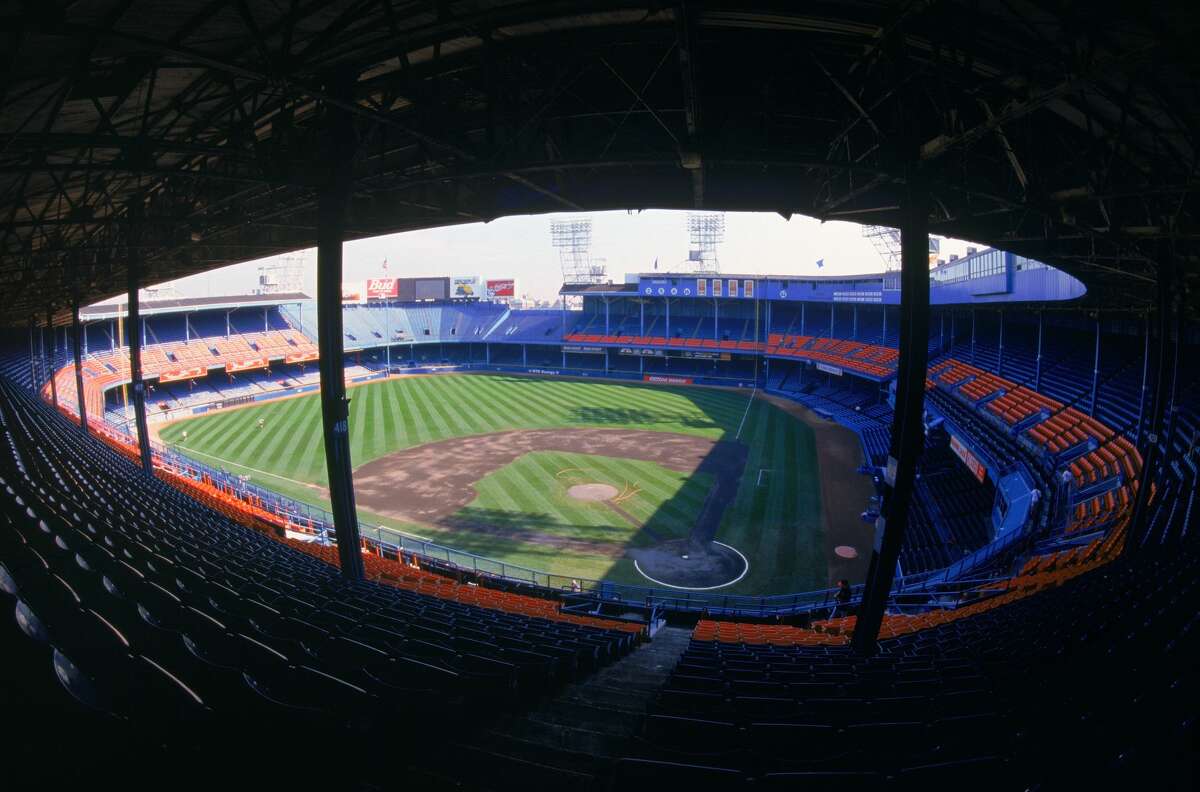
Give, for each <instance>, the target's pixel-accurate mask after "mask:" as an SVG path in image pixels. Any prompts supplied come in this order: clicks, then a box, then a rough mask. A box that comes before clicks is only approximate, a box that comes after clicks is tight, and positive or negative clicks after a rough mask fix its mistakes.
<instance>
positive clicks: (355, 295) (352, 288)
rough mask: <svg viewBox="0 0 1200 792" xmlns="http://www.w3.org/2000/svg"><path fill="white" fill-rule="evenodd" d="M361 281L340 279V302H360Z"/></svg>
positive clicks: (361, 294)
mask: <svg viewBox="0 0 1200 792" xmlns="http://www.w3.org/2000/svg"><path fill="white" fill-rule="evenodd" d="M362 286H363V285H362V283H361V282H358V281H355V282H349V281H342V302H344V303H360V302H362V301H363V291H362Z"/></svg>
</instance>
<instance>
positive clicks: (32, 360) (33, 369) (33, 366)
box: [29, 314, 38, 390]
mask: <svg viewBox="0 0 1200 792" xmlns="http://www.w3.org/2000/svg"><path fill="white" fill-rule="evenodd" d="M36 325H37V322H36V321H34V318H33V315H32V314H30V316H29V387H31V388H33V389H34V390H37V384H38V381H37V379H38V378H37V353H36V352H35V351H34V350H35V346H34V343H33V331H34V328H35V326H36Z"/></svg>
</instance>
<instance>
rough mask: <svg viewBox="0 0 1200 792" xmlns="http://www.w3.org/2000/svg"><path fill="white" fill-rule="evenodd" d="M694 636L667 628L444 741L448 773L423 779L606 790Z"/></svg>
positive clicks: (455, 784)
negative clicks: (538, 698) (545, 695)
mask: <svg viewBox="0 0 1200 792" xmlns="http://www.w3.org/2000/svg"><path fill="white" fill-rule="evenodd" d="M690 638H691V630H690V629H687V628H682V627H663V628H662V629H660V630H659V631H658V632H657V633H656V634H655V636H654V639H653V640H652V641H650V642H649V643H645V644H643V645H642V646H641V647H640V648H638V649H637V650H635V651H634V652H632V653H630V654H629V655H627V656H626V657H624V658H622V659H621V660H620V661H618V662H616V663H614V664H612V665H610V666H608V667H607V668H604V669H601V670H600V671H598V672H596V673H594V674H591V675H590V676H588V677H587V679H585V680H583V681H580V682H574V683H571V684H569V685H568V686H566V687H565V688H563V689H562V690H560V691H559V692H558V693H557V694H556V695H554V696H552V697H550V698H549V699H547V700H545V701H543V702H542V703H541V704H539V705H537V706H534V707H533V708H532V709H530V710H529V711H527V712H524V713H520V714H515V715H511V716H507V717H505V718H504V719H502V720H500V721H498V722H496V723H492V724H489V725H488V726H486V727H485V728H483V729H482V730H480V731H478V732H476V733H473V734H469V735H465V736H464V737H463V738H462V740H461V741H459V742H456V743H454V744H452V745H450V746H448V747H447V751H446V757H445V759H446V761H445V763H444V767H445V768H446V774H445V776H444V777H442V778H426V779H425V780H426V781H429V782H433V785H435V786H436V787H437V788H446V789H463V788H467V789H480V790H489V791H490V790H496V792H500V791H501V790H509V789H513V790H516V789H521V790H527V789H530V788H539V787H541V786H542V785H543V784H547V785H550V784H552V785H554V786H553V787H552V788H558V789H568V788H569V789H571V790H573V791H575V790H591V789H603V788H604V784H605V781H606V776H607V773H608V766H609V764H610V762H611V760H612V759H614V758H618V757H621V756H629V755H631V754H632V753H636V739H637V738H636V735H637V733H638V731H639V729H640V727H641V724H642V720H643V718H644V717H645V714H646V705H647V703H648V702H649V701H650V700H651V699H652V698H653V697H654V696H655V694H657V693H658V691H659V690H660V689H661V688H662V686H663V684H664V683H665V682H666V679H667V676H668V675H669V674H670V672H671V669H672V668H674V667H675V665H676V664H677V663H678V661H679V657H680V655H682V654H683V651H684V650H685V649H686V648H687V646H688V641H689V640H690ZM465 718H466V721H467V722H469V721H470V719H471V715H470V713H466V714H465ZM464 725H466V724H464Z"/></svg>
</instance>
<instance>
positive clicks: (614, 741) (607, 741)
mask: <svg viewBox="0 0 1200 792" xmlns="http://www.w3.org/2000/svg"><path fill="white" fill-rule="evenodd" d="M496 731H499V733H501V734H505V735H507V736H509V737H512V738H515V739H518V740H523V741H525V742H528V743H535V744H538V745H541V746H542V747H543V748H552V749H554V750H555V751H570V752H574V753H579V754H588V755H591V756H601V757H611V756H614V755H616V754H617V753H619V752H620V748H621V746H623V745H624V743H625V737H624V736H622V735H620V734H614V733H611V732H604V731H597V730H595V729H589V728H584V727H582V726H576V725H571V724H564V723H553V722H551V721H547V720H542V719H540V718H539V717H535V716H533V715H530V716H526V717H525V718H522V719H520V720H517V721H514V722H512V723H511V724H509V725H507V726H506V727H501V728H500V729H497V730H496Z"/></svg>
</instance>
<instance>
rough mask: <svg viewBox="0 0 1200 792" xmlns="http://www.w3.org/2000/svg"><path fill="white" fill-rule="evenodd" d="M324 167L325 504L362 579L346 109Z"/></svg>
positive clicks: (320, 275)
mask: <svg viewBox="0 0 1200 792" xmlns="http://www.w3.org/2000/svg"><path fill="white" fill-rule="evenodd" d="M334 81H335V84H334V86H333V90H334V91H337V92H340V93H341V94H343V95H344V94H347V93H348V92H349V87H350V83H349V80H348V79H347V75H340V74H339V75H338V76H337V77H335V78H334ZM325 113H326V117H325V119H324V122H325V130H324V131H325V135H326V147H325V148H326V152H325V153H326V155H327V156H328V157H329V158H330V159H329V160H327V162H326V163H325V165H326V167H327V168H328V171H327V176H326V178H325V179H324V183H323V184H322V185H321V186H320V188H319V189H318V191H317V348H318V350H319V352H320V359H319V365H320V372H321V423H322V426H323V428H324V436H325V467H326V471H327V473H328V475H329V502H330V506H331V508H332V510H333V526H334V531H335V533H336V535H337V543H338V560H339V561H340V562H341V570H342V577H344V578H347V579H349V580H361V579H362V578H363V571H364V570H363V560H362V547H361V539H360V537H359V532H358V513H357V511H356V509H355V506H354V474H353V471H352V469H351V462H350V409H349V406H350V403H349V401H348V400H347V399H346V380H345V372H344V368H343V363H342V357H343V355H344V352H345V350H344V348H343V341H342V333H343V330H342V243H343V240H344V239H345V230H346V209H347V207H348V205H349V202H350V189H351V163H352V161H353V153H354V149H355V147H356V145H357V140H356V133H355V130H354V124H353V122H352V121H351V118H350V115H349V114H348V113H347V112H345V110H343V109H341V108H340V107H338V106H336V105H334V104H327V105H326V106H325Z"/></svg>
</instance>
